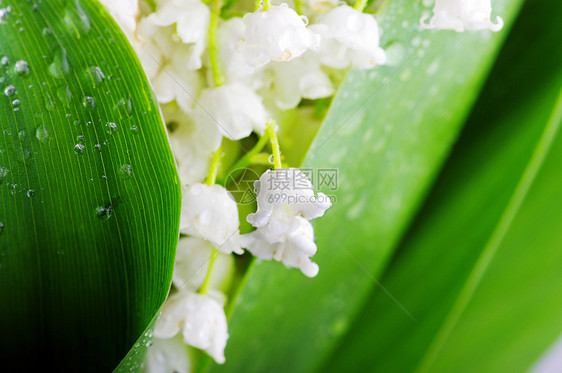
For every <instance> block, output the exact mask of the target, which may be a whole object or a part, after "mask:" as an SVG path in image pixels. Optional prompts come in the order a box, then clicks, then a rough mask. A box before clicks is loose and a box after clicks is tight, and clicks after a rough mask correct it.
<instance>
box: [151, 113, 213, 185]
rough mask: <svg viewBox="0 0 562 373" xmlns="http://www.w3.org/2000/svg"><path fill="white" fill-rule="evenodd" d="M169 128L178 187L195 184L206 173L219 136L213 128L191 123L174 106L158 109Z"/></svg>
mask: <svg viewBox="0 0 562 373" xmlns="http://www.w3.org/2000/svg"><path fill="white" fill-rule="evenodd" d="M162 112H163V114H164V118H166V122H167V123H168V124H169V127H171V128H173V131H172V132H171V133H170V145H171V146H172V150H173V152H174V156H175V158H176V160H177V162H178V173H179V176H180V180H181V182H182V184H193V183H197V182H199V181H201V180H203V179H204V178H205V176H206V175H207V174H208V172H209V165H210V163H211V162H210V161H211V156H212V153H213V152H214V151H216V150H217V149H218V148H219V146H220V143H221V140H222V135H221V133H220V131H219V129H218V127H217V126H204V125H202V124H201V123H199V122H194V121H192V120H190V118H189V117H188V116H187V115H186V114H185V112H184V111H183V110H180V108H179V107H178V106H177V105H175V104H173V103H172V104H167V105H163V106H162Z"/></svg>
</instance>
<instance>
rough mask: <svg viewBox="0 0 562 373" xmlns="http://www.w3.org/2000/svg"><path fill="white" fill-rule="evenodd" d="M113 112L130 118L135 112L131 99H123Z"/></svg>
mask: <svg viewBox="0 0 562 373" xmlns="http://www.w3.org/2000/svg"><path fill="white" fill-rule="evenodd" d="M113 110H115V111H117V112H118V113H119V114H121V116H123V117H130V116H131V113H132V112H133V103H132V102H131V98H130V97H129V98H122V99H120V100H119V101H118V102H117V104H115V106H114V107H113Z"/></svg>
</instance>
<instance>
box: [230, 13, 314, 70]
mask: <svg viewBox="0 0 562 373" xmlns="http://www.w3.org/2000/svg"><path fill="white" fill-rule="evenodd" d="M243 20H244V24H245V25H246V28H245V32H244V40H243V41H242V43H240V46H239V47H240V52H241V53H242V55H243V56H244V59H245V62H246V68H247V69H248V71H249V72H253V71H254V70H255V69H256V68H258V67H260V66H263V65H265V64H267V63H269V62H270V61H290V60H292V59H293V58H296V57H299V56H301V55H302V54H303V53H304V52H306V51H307V50H308V49H315V48H317V47H318V43H319V41H320V40H319V37H318V35H315V34H314V33H312V32H311V31H310V30H308V29H307V28H306V24H307V22H308V21H307V20H305V19H304V18H302V17H301V16H299V15H298V14H297V12H295V11H294V10H292V9H291V8H289V6H288V5H287V4H285V3H283V4H281V5H279V6H272V7H270V8H269V9H267V10H262V9H259V10H257V11H255V12H254V13H248V14H246V15H245V16H244V18H243Z"/></svg>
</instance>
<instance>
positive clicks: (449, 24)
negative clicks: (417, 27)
mask: <svg viewBox="0 0 562 373" xmlns="http://www.w3.org/2000/svg"><path fill="white" fill-rule="evenodd" d="M491 13H492V5H491V0H471V1H466V0H435V7H434V8H433V17H432V18H431V19H430V20H429V23H428V24H426V23H425V20H426V19H427V18H428V17H427V16H424V17H422V18H421V19H420V23H421V25H422V26H423V27H424V28H426V29H439V30H455V31H457V32H462V31H464V30H491V31H499V30H501V28H502V27H503V20H502V19H501V17H496V22H497V23H492V21H491V20H490V15H491Z"/></svg>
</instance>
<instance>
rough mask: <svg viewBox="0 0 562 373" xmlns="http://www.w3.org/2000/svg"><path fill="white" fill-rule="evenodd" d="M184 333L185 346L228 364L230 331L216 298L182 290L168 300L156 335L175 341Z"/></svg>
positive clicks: (157, 326)
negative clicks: (225, 351) (175, 337)
mask: <svg viewBox="0 0 562 373" xmlns="http://www.w3.org/2000/svg"><path fill="white" fill-rule="evenodd" d="M180 330H181V332H182V335H183V339H184V341H185V343H187V344H189V345H191V346H193V347H196V348H199V349H201V350H204V351H205V352H207V353H208V354H209V355H210V356H211V357H212V358H213V359H215V361H216V362H217V363H219V364H222V363H224V361H225V358H224V348H225V346H226V341H227V339H228V331H227V323H226V315H225V313H224V308H223V306H222V305H221V304H220V303H219V302H218V301H217V300H216V299H214V298H213V297H211V296H209V295H202V294H198V293H194V292H192V291H180V292H179V293H176V294H174V295H172V296H171V297H170V298H168V300H166V303H165V304H164V307H163V308H162V315H161V317H160V319H159V320H158V322H157V323H156V326H155V328H154V336H155V337H157V338H173V337H174V336H175V335H176V334H178V333H179V332H180Z"/></svg>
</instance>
